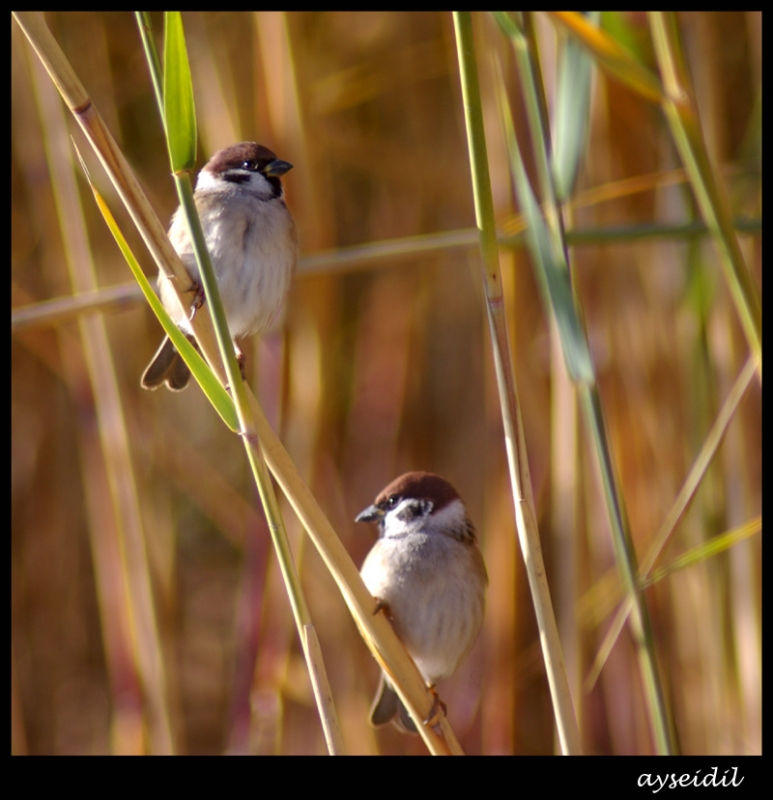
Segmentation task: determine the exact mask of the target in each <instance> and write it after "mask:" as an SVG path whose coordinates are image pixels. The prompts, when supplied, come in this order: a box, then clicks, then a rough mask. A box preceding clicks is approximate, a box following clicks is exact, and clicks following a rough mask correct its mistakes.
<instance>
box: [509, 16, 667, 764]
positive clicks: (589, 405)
mask: <svg viewBox="0 0 773 800" xmlns="http://www.w3.org/2000/svg"><path fill="white" fill-rule="evenodd" d="M498 22H499V23H500V27H502V28H503V29H504V30H505V32H506V33H507V35H508V36H509V37H510V38H511V41H512V43H513V47H514V49H515V53H516V59H517V63H518V74H519V77H520V82H521V86H522V88H523V93H524V99H525V104H526V108H527V110H528V113H527V120H528V124H529V127H530V139H531V141H532V143H533V150H534V155H535V158H536V161H537V165H538V169H537V174H538V175H539V177H540V188H541V191H542V195H543V197H544V205H543V207H542V209H540V206H539V205H538V204H537V202H536V199H535V197H534V195H533V192H532V190H531V186H530V184H529V180H528V178H527V176H526V172H525V169H524V166H523V158H522V156H521V153H520V149H519V147H518V143H517V141H516V138H515V133H514V131H513V125H512V115H511V114H510V112H509V109H507V110H505V112H504V113H503V117H504V123H505V132H506V136H507V140H508V151H509V154H510V158H511V164H512V170H513V176H514V183H515V187H516V191H517V193H518V196H519V202H520V203H521V206H522V207H523V210H524V212H525V214H526V216H527V218H528V220H529V241H530V242H531V250H532V259H533V263H534V267H535V269H536V271H537V276H538V278H539V280H540V285H541V287H542V290H543V297H544V298H545V302H546V305H547V307H548V308H549V309H550V311H551V313H552V315H553V317H554V319H555V320H556V323H557V325H556V328H557V330H558V333H559V338H560V340H561V346H562V349H563V352H564V359H565V363H566V369H567V372H568V373H569V376H570V378H571V380H572V381H573V383H574V384H575V386H576V388H577V393H578V398H579V402H580V408H581V409H582V412H583V415H584V417H585V425H586V428H587V430H588V432H589V434H590V437H591V439H592V441H593V443H594V449H595V453H596V460H597V463H598V465H599V471H600V476H601V482H602V486H603V491H604V497H605V500H606V505H607V513H608V517H609V522H610V528H611V531H612V542H613V546H614V549H615V557H616V560H617V565H618V569H619V570H620V574H621V578H622V581H623V585H624V587H625V590H626V592H627V594H628V596H629V597H630V601H631V607H632V615H631V628H632V633H633V636H634V640H635V641H636V649H637V655H638V659H639V666H640V670H641V675H642V681H643V685H644V691H645V697H646V701H647V708H648V711H649V716H650V722H651V726H652V731H653V736H654V739H655V743H656V747H657V749H658V752H660V753H662V754H666V753H672V752H674V749H675V746H676V745H675V738H674V735H673V731H672V722H671V716H670V713H669V708H668V706H667V704H666V701H665V696H664V693H663V688H662V682H661V679H660V674H659V671H658V665H657V653H656V649H655V643H654V639H653V635H652V624H651V621H650V617H649V611H648V609H647V605H646V603H645V600H644V596H643V592H642V589H641V587H640V585H639V583H638V580H637V576H638V565H637V561H636V552H635V549H634V546H633V541H632V539H631V534H630V529H629V526H628V517H627V514H626V510H625V504H624V501H623V498H622V495H621V492H620V490H619V488H618V487H619V481H618V480H617V477H616V474H615V470H614V465H613V460H612V457H611V454H610V452H609V445H608V441H607V436H606V431H605V426H604V417H603V410H602V407H601V399H600V397H599V392H598V386H597V383H596V376H595V369H594V366H593V360H592V358H591V354H590V346H589V344H588V341H587V336H586V334H585V331H584V328H583V326H582V323H581V321H580V316H579V313H578V311H577V309H576V300H575V299H574V296H573V292H572V287H571V282H570V274H569V268H568V263H567V258H568V256H567V253H568V250H567V245H566V242H565V238H564V225H563V217H562V213H561V208H560V206H559V203H558V200H557V196H558V195H557V192H556V189H555V186H554V180H555V179H556V177H557V176H556V170H555V169H554V168H553V166H552V158H553V156H552V149H551V143H550V126H549V120H548V118H547V111H546V103H545V101H544V89H543V87H542V83H541V75H540V72H539V70H538V69H537V68H536V61H537V59H536V56H535V55H534V54H535V52H536V43H535V40H534V36H533V30H532V28H531V26H530V25H529V24H528V16H527V22H526V23H524V24H522V25H519V24H516V23H515V22H513V20H511V19H510V18H509V16H506V15H499V16H498ZM501 94H502V95H503V102H502V105H503V106H504V107H505V108H506V107H507V102H506V99H504V92H502V93H501ZM543 215H544V216H543Z"/></svg>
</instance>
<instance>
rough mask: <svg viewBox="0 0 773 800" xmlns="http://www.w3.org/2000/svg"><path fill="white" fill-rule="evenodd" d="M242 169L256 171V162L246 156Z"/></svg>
mask: <svg viewBox="0 0 773 800" xmlns="http://www.w3.org/2000/svg"><path fill="white" fill-rule="evenodd" d="M242 169H247V170H249V171H250V172H257V171H258V162H257V161H255V159H253V158H248V159H247V160H246V161H245V162H244V163H243V164H242Z"/></svg>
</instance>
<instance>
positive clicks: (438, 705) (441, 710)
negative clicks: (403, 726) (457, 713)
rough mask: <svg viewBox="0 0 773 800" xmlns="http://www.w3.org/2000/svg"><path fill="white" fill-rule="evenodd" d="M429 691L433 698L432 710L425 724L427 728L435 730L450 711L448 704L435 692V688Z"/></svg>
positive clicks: (430, 688) (431, 687) (432, 687)
mask: <svg viewBox="0 0 773 800" xmlns="http://www.w3.org/2000/svg"><path fill="white" fill-rule="evenodd" d="M429 690H430V692H432V697H433V700H432V708H431V709H430V710H429V716H428V717H427V719H425V720H424V722H423V724H424V725H426V726H427V727H430V728H434V727H435V726H436V725H439V724H440V720H441V719H443V717H445V716H446V712H447V711H448V709H447V708H446V704H445V703H444V702H443V701H442V700H441V699H440V697H439V696H438V693H437V692H436V691H435V687H434V686H430V687H429Z"/></svg>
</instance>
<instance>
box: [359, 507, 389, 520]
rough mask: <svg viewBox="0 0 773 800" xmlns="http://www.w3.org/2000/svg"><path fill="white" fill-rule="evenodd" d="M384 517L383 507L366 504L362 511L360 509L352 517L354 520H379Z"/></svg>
mask: <svg viewBox="0 0 773 800" xmlns="http://www.w3.org/2000/svg"><path fill="white" fill-rule="evenodd" d="M383 518H384V511H383V509H381V508H379V507H378V506H368V507H367V508H366V509H365V510H364V511H360V513H359V514H357V516H356V517H355V518H354V521H355V522H379V521H381V520H382V519H383Z"/></svg>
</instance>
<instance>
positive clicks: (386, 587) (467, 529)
mask: <svg viewBox="0 0 773 800" xmlns="http://www.w3.org/2000/svg"><path fill="white" fill-rule="evenodd" d="M355 521H356V522H378V525H379V539H378V541H377V542H376V544H374V545H373V549H372V550H371V551H370V553H368V556H367V558H366V559H365V562H364V563H363V565H362V570H361V571H360V574H361V575H362V579H363V581H364V582H365V585H366V586H367V587H368V590H369V591H370V593H371V594H372V595H373V596H374V597H375V598H376V600H377V602H378V607H379V608H385V609H386V610H387V613H388V614H389V616H390V618H391V620H392V625H393V626H394V629H395V633H396V634H397V635H398V636H399V637H400V639H401V640H402V642H403V644H404V645H405V647H406V649H407V650H408V652H409V653H410V654H411V657H412V658H413V660H414V662H415V663H416V666H417V667H418V668H419V672H421V674H422V676H423V677H424V680H425V681H426V682H427V683H428V684H429V685H430V686H434V684H435V682H436V681H439V680H441V679H442V678H447V677H448V676H449V675H451V674H452V673H453V672H454V671H455V670H456V668H457V667H458V666H459V664H460V663H461V661H462V660H463V659H464V657H465V656H466V655H467V653H469V651H470V649H471V648H472V646H473V644H474V643H475V639H476V638H477V636H478V631H480V626H481V623H482V622H483V609H484V605H485V592H486V586H487V585H488V575H487V574H486V565H485V564H484V563H483V556H482V555H481V552H480V550H479V549H478V544H477V541H476V536H475V528H474V527H473V525H472V522H470V520H469V518H468V516H467V510H466V509H465V507H464V503H463V502H462V500H461V498H460V497H459V495H458V494H457V492H456V490H455V489H454V487H453V486H451V484H450V483H448V481H446V480H444V479H443V478H441V477H440V476H439V475H433V474H432V473H431V472H407V473H406V474H405V475H401V476H400V477H399V478H397V479H395V480H394V481H392V483H390V484H389V485H388V486H387V487H386V488H385V489H384V490H383V491H382V492H381V494H379V496H378V497H377V498H376V500H375V502H374V503H373V505H372V506H369V507H368V508H366V509H365V510H364V511H362V512H361V513H360V514H359V515H358V516H357V518H356V520H355ZM370 720H371V723H372V724H373V725H384V724H385V723H387V722H391V721H394V723H395V725H396V726H397V727H398V728H399V729H401V730H404V731H406V732H410V733H416V726H415V725H414V723H413V720H412V719H411V717H410V715H409V714H408V710H407V709H406V708H405V706H404V705H403V704H402V703H401V702H400V699H399V697H398V696H397V694H396V693H395V691H394V689H393V688H392V686H391V685H390V683H389V679H388V678H387V677H386V676H385V675H383V674H382V676H381V683H380V685H379V689H378V693H377V695H376V700H375V701H374V703H373V708H372V709H371V718H370Z"/></svg>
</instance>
